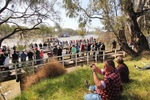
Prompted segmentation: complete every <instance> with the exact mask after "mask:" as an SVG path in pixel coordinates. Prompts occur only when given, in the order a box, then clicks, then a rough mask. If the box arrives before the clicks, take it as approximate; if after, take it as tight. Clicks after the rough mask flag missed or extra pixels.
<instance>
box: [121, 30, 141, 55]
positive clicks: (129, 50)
mask: <svg viewBox="0 0 150 100" xmlns="http://www.w3.org/2000/svg"><path fill="white" fill-rule="evenodd" d="M118 43H119V45H120V46H121V49H122V50H123V51H125V52H126V53H127V54H128V55H130V56H131V57H133V58H134V57H137V56H139V54H138V53H137V52H135V51H134V50H133V49H132V48H130V47H129V46H128V43H127V40H126V37H125V32H124V30H120V31H119V35H118Z"/></svg>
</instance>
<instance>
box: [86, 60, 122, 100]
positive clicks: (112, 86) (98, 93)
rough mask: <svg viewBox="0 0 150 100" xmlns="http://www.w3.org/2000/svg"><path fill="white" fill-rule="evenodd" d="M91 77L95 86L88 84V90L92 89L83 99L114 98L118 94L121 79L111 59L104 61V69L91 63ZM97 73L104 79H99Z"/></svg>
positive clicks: (110, 99)
mask: <svg viewBox="0 0 150 100" xmlns="http://www.w3.org/2000/svg"><path fill="white" fill-rule="evenodd" d="M91 67H92V71H93V78H94V83H95V86H90V87H89V90H90V91H94V93H93V92H91V93H89V94H86V95H85V96H84V100H115V98H116V97H117V96H118V95H119V94H120V89H121V79H120V74H119V72H118V70H117V69H116V68H115V64H114V62H113V61H112V60H107V61H105V62H104V70H103V69H99V68H98V67H97V66H96V65H95V64H92V66H91ZM97 74H102V75H104V79H102V80H100V79H99V78H98V75H97Z"/></svg>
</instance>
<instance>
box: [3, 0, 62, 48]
mask: <svg viewBox="0 0 150 100" xmlns="http://www.w3.org/2000/svg"><path fill="white" fill-rule="evenodd" d="M56 3H57V0H0V27H2V25H3V24H8V25H14V26H15V27H14V29H13V30H12V31H11V32H6V33H5V35H4V36H3V37H0V46H1V44H2V42H3V40H5V39H6V38H9V37H10V36H12V35H14V34H16V33H24V31H25V32H27V31H30V30H35V29H39V27H38V26H39V25H40V24H42V23H45V22H46V21H45V20H47V19H48V20H47V21H52V22H57V21H59V19H60V17H59V16H58V11H56V10H55V5H56ZM22 26H25V27H22ZM0 34H1V33H0Z"/></svg>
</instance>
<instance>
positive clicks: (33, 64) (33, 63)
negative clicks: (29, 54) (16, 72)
mask: <svg viewBox="0 0 150 100" xmlns="http://www.w3.org/2000/svg"><path fill="white" fill-rule="evenodd" d="M32 68H33V74H34V72H35V71H34V60H32Z"/></svg>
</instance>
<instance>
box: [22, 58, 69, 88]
mask: <svg viewBox="0 0 150 100" xmlns="http://www.w3.org/2000/svg"><path fill="white" fill-rule="evenodd" d="M65 72H66V69H65V68H64V66H62V64H60V63H59V62H58V61H56V60H52V61H51V62H50V63H48V64H45V65H43V66H42V67H41V68H40V69H38V71H37V72H36V73H35V74H33V75H30V76H28V77H27V78H26V79H25V80H24V82H23V88H24V89H27V88H29V87H30V86H32V85H33V84H37V83H38V82H39V81H41V80H42V79H45V78H51V77H56V76H59V75H62V74H64V73H65Z"/></svg>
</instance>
